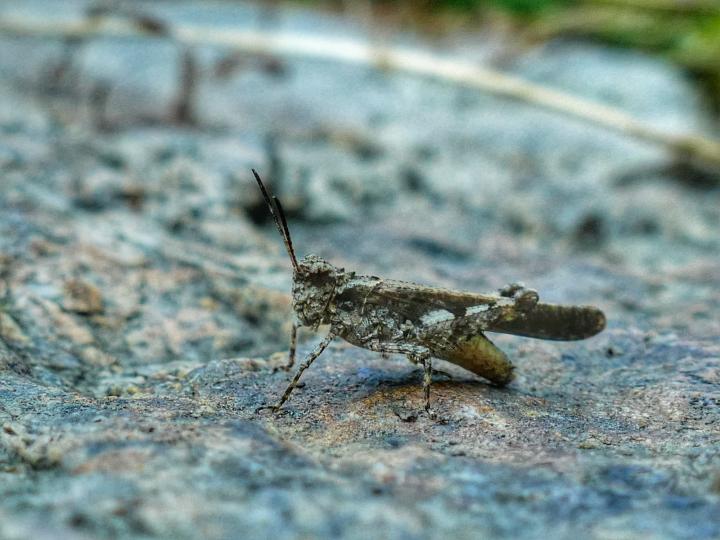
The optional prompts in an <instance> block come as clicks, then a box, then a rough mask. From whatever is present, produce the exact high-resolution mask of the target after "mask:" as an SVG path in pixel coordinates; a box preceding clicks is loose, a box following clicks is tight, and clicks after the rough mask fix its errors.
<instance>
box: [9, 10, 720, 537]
mask: <svg viewBox="0 0 720 540" xmlns="http://www.w3.org/2000/svg"><path fill="white" fill-rule="evenodd" d="M63 4H64V7H63V14H62V16H63V17H72V16H75V15H76V14H77V13H79V12H80V11H81V10H82V8H83V6H84V4H83V3H80V2H78V3H75V2H68V3H63ZM18 5H19V3H18V4H14V3H12V2H7V3H5V4H4V5H3V7H2V10H0V17H2V16H3V13H8V11H7V10H19V9H20V8H19V7H18ZM53 5H56V4H53V3H45V2H23V3H22V9H23V10H26V12H27V13H29V14H31V15H33V16H37V15H43V16H49V15H51V14H52V10H53V9H57V7H55V8H53ZM152 9H154V10H155V11H156V12H157V13H158V14H159V15H161V16H163V17H165V18H166V19H167V20H174V21H180V22H182V21H188V20H192V21H194V22H202V23H203V24H208V25H213V24H221V23H224V24H227V23H228V22H237V24H239V25H245V26H248V25H250V26H252V25H255V24H260V22H258V21H260V20H261V19H262V12H261V11H259V10H256V9H253V8H249V7H246V6H239V7H238V6H233V5H232V4H227V5H225V4H218V5H214V6H209V5H201V4H200V3H197V4H188V3H163V4H159V5H158V6H155V7H153V8H152ZM273 24H276V25H279V26H280V27H282V28H286V29H290V30H298V31H316V32H326V33H333V32H335V33H342V32H354V33H361V31H360V30H359V29H358V28H356V27H353V26H352V24H351V23H348V22H347V21H338V20H337V19H334V18H333V17H330V16H326V15H320V14H312V13H306V12H302V11H287V12H282V13H280V14H279V16H278V17H277V18H276V19H275V20H274V22H273ZM464 39H467V40H468V47H463V45H462V43H459V44H458V43H455V44H452V45H450V44H448V45H447V47H448V48H449V50H456V52H457V54H465V55H467V54H468V51H472V54H474V55H476V56H477V57H478V58H481V57H482V59H483V60H484V61H489V62H492V60H493V56H492V53H493V51H497V50H501V49H502V44H501V43H500V44H498V43H497V42H495V41H494V42H492V43H491V42H490V41H489V39H490V38H487V37H486V36H474V37H471V36H466V37H465V38H464ZM486 39H487V40H488V41H487V43H486V41H485V40H486ZM493 39H497V38H493ZM419 45H421V44H419ZM452 47H455V49H452ZM196 54H197V61H198V66H199V73H200V75H199V81H200V82H199V84H198V87H197V95H196V101H195V108H194V123H193V124H191V125H178V124H177V118H175V117H174V116H173V114H174V113H173V110H174V109H173V106H172V102H173V100H174V99H175V98H176V96H177V95H178V89H177V79H178V74H177V71H178V65H179V64H178V58H180V56H181V55H180V54H179V51H178V50H177V48H176V47H175V46H173V45H172V44H170V43H167V42H163V41H162V40H160V41H158V40H153V39H149V38H148V39H137V40H133V41H122V42H118V41H112V40H93V41H90V42H87V43H82V42H81V43H76V44H68V43H65V44H63V43H60V42H57V41H54V40H47V39H18V38H10V37H7V36H5V37H3V36H0V71H2V72H3V73H4V74H6V75H4V76H3V77H0V186H1V191H0V538H3V539H5V538H8V539H21V538H47V539H51V538H52V539H56V538H95V537H98V538H107V537H114V538H150V537H162V538H199V537H202V538H237V537H241V536H242V537H248V538H288V539H290V538H307V537H312V538H317V537H320V538H368V537H385V538H430V537H434V538H436V537H438V536H441V535H443V536H446V537H452V538H478V537H502V538H538V537H554V538H579V537H582V538H585V537H592V538H613V539H615V538H637V537H643V538H693V539H697V538H708V539H709V538H717V537H718V536H720V318H719V317H718V315H720V266H719V265H718V260H720V236H718V231H719V230H720V205H719V204H718V200H719V198H720V191H718V187H717V186H718V182H717V178H716V177H715V176H713V175H709V176H707V175H705V176H702V175H699V174H698V173H697V172H696V171H692V170H689V169H686V168H682V167H679V166H677V165H676V164H674V163H673V162H672V160H671V157H670V156H667V155H664V154H663V153H662V152H661V151H660V150H658V149H656V148H652V147H648V146H645V145H642V144H639V143H637V142H634V141H631V140H628V139H625V138H622V137H619V136H617V135H612V134H608V133H606V132H604V131H602V130H599V129H596V128H593V127H590V126H587V125H584V124H581V123H578V122H575V121H572V120H568V119H565V118H561V117H558V116H556V115H553V114H550V113H547V112H544V111H538V110H536V109H533V108H532V107H529V106H526V105H521V104H518V103H512V102H507V101H503V100H501V99H497V98H492V97H488V96H484V95H481V94H477V93H473V92H471V91H468V90H463V89H458V88H454V87H452V86H447V85H443V84H440V83H437V82H429V81H423V80H419V79H415V78H412V77H408V76H404V75H401V74H396V73H377V72H374V71H371V70H366V69H360V68H357V67H348V66H342V65H335V64H331V63H325V62H315V61H311V60H292V61H286V60H284V59H272V60H273V61H272V62H269V60H268V59H257V58H245V59H240V60H241V62H240V64H241V66H242V67H241V69H238V70H236V71H234V72H231V73H230V74H225V75H223V76H222V77H221V76H218V74H217V72H218V62H219V61H221V60H223V59H224V57H225V55H224V53H223V51H217V50H210V49H198V50H197V51H196ZM503 62H504V66H505V68H506V69H508V70H512V71H515V72H517V73H519V74H522V75H523V76H526V77H528V78H532V79H533V80H537V81H540V82H543V83H545V84H548V85H551V86H557V87H560V88H565V89H569V90H572V91H573V92H577V93H580V94H583V95H587V96H589V97H592V98H594V99H599V100H604V101H607V102H610V103H614V104H617V105H619V106H622V107H624V108H626V109H628V110H630V111H632V112H634V113H635V114H637V115H639V116H641V117H643V118H646V119H648V120H651V121H654V122H656V123H657V124H658V125H661V126H666V127H670V128H673V129H677V130H694V131H707V130H712V129H713V124H712V119H711V117H710V115H709V113H708V112H707V111H705V110H704V109H703V108H702V103H701V100H700V99H699V97H698V95H697V94H696V92H695V90H694V88H693V87H692V85H691V84H690V82H689V81H687V80H685V79H684V78H683V76H682V74H680V73H678V72H677V71H675V70H674V69H673V68H672V67H671V66H669V65H667V64H664V63H662V62H660V61H658V60H656V59H652V58H647V57H643V56H640V55H635V54H631V53H626V52H620V51H609V50H605V49H603V48H601V47H598V46H594V45H586V44H577V43H555V44H551V45H549V46H546V47H541V48H538V49H536V50H531V51H526V52H524V53H522V55H520V56H517V57H515V58H512V59H508V58H507V56H504V57H503ZM269 65H272V69H269V67H268V66H269ZM98 85H100V87H102V88H104V89H106V92H105V93H106V100H105V101H104V102H103V107H102V110H101V111H99V110H98V108H97V103H96V102H93V96H95V97H97V96H96V94H94V93H93V92H92V91H91V89H92V88H97V87H98ZM93 103H95V104H93ZM98 115H100V116H98ZM250 167H256V168H258V169H260V170H261V171H262V172H263V173H265V174H266V175H267V176H268V177H269V178H270V179H271V180H272V182H273V187H274V189H275V190H276V191H277V192H278V193H279V194H280V195H281V196H282V198H283V201H284V202H285V206H286V207H287V209H288V211H289V214H290V222H291V223H290V227H291V230H292V233H293V236H294V240H295V245H296V247H297V250H298V251H299V252H300V253H307V252H315V253H318V254H319V255H322V256H324V257H327V258H328V259H329V260H332V261H333V262H335V263H336V264H338V265H341V266H345V267H346V268H354V269H357V270H358V271H362V272H365V273H375V274H379V275H384V276H388V277H392V278H397V279H409V280H413V281H418V282H424V283H430V284H437V285H443V286H450V287H454V288H461V289H467V290H477V291H490V290H494V289H497V288H499V287H501V286H503V285H504V284H506V283H508V282H512V281H518V280H520V281H524V282H525V283H526V284H527V285H528V286H532V287H534V288H536V289H538V290H539V292H540V296H541V298H542V299H543V300H545V301H551V302H564V303H583V304H594V305H597V306H599V307H601V308H602V309H604V310H605V312H606V314H607V316H608V328H607V330H606V331H605V332H604V333H602V334H600V335H599V336H597V337H595V338H593V339H590V340H587V341H583V342H576V343H553V342H544V341H537V340H530V339H523V338H517V337H512V336H499V335H496V336H492V337H493V339H494V340H495V342H496V343H497V344H498V345H499V346H501V347H502V348H503V349H504V350H505V351H506V352H507V353H508V355H509V356H510V357H511V358H512V359H513V361H514V363H515V364H516V366H517V369H516V374H517V378H516V380H515V381H514V382H513V383H512V384H511V385H510V386H509V387H507V388H503V389H499V388H496V387H493V386H491V385H489V384H487V383H486V382H484V381H483V380H481V379H479V378H476V377H474V376H473V375H472V374H470V373H468V372H464V371H463V370H461V369H460V368H456V367H455V366H452V365H447V364H443V365H442V366H439V367H440V368H441V369H443V370H444V371H447V372H448V373H449V375H450V376H449V377H443V376H438V377H437V379H436V382H435V384H434V387H433V395H432V397H433V403H434V406H435V409H436V410H437V413H438V418H437V419H435V420H432V419H430V418H428V417H427V416H426V415H425V414H423V413H421V412H420V411H421V409H422V395H421V389H420V388H421V373H420V372H419V370H418V369H417V368H416V367H414V366H413V365H411V364H410V363H409V362H407V361H406V360H405V359H403V358H402V357H396V356H391V357H390V358H387V359H384V358H382V357H381V356H379V355H376V354H373V353H370V352H367V351H364V350H360V349H356V348H353V347H351V346H349V345H347V344H344V343H342V342H336V343H334V344H333V345H331V347H330V348H329V350H328V351H326V352H325V353H324V355H323V356H322V357H321V358H320V359H319V360H318V361H317V362H316V363H315V365H314V366H313V368H312V369H311V370H309V371H308V372H307V374H306V376H305V377H304V379H303V383H304V384H303V385H302V387H301V388H299V389H298V390H297V391H296V392H295V394H294V395H293V396H292V398H291V400H290V401H289V402H288V404H287V406H286V407H285V409H284V410H283V411H282V412H281V413H279V414H278V415H276V416H273V415H271V414H269V413H267V412H261V413H256V412H255V409H256V408H257V407H258V406H260V405H263V404H266V403H272V402H273V401H274V400H276V399H277V397H278V396H279V395H280V393H281V392H282V390H283V389H284V387H285V385H286V384H287V382H288V379H289V377H290V375H289V374H287V373H285V372H283V371H279V370H277V369H275V368H277V367H279V366H280V365H281V364H283V363H284V361H285V354H286V350H287V335H288V329H289V321H290V318H289V315H290V312H289V310H290V303H289V302H290V297H289V290H290V279H291V275H290V269H289V265H288V262H287V260H286V257H285V255H284V252H283V251H282V245H281V242H280V240H279V238H278V237H277V234H276V231H275V230H274V229H273V227H272V225H271V224H270V223H269V222H268V219H267V215H266V213H265V209H264V208H263V206H262V205H261V204H260V199H259V194H258V193H257V192H256V188H255V186H254V184H253V183H252V179H251V177H250V175H249V169H250ZM321 330H322V329H321ZM318 340H319V335H315V334H313V333H311V332H307V333H303V334H301V341H300V354H303V353H307V352H308V351H309V350H310V349H311V348H312V346H313V345H314V344H315V343H316V342H317V341H318Z"/></svg>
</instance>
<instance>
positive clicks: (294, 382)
mask: <svg viewBox="0 0 720 540" xmlns="http://www.w3.org/2000/svg"><path fill="white" fill-rule="evenodd" d="M334 338H335V334H333V333H332V332H330V333H328V335H327V336H325V338H324V339H323V340H322V341H321V342H320V343H318V345H317V347H315V348H314V349H313V351H312V352H311V353H310V354H309V355H308V356H307V358H306V359H305V361H304V362H303V363H302V364H300V369H298V371H297V373H295V376H294V377H293V379H292V381H290V384H289V385H288V387H287V388H286V389H285V392H284V393H283V395H282V397H281V398H280V401H279V402H278V404H277V405H275V406H274V407H271V408H272V410H273V412H277V411H279V410H280V407H282V406H283V404H284V403H285V402H286V401H287V400H288V398H289V397H290V394H291V393H292V391H293V390H294V389H295V387H296V386H297V384H298V381H299V380H300V377H301V376H302V374H303V372H304V371H305V370H306V369H307V368H309V367H310V366H311V365H312V363H313V362H314V361H315V359H316V358H317V357H318V356H320V355H321V354H322V352H323V351H324V350H325V349H326V348H327V346H328V345H330V342H331V341H332V340H333V339H334Z"/></svg>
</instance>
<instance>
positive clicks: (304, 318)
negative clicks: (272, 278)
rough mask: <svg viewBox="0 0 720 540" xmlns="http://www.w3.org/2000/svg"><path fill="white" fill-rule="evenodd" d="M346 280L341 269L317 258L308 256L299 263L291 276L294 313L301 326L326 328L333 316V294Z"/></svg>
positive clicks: (345, 275)
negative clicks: (321, 325) (324, 326)
mask: <svg viewBox="0 0 720 540" xmlns="http://www.w3.org/2000/svg"><path fill="white" fill-rule="evenodd" d="M346 279H347V274H346V273H345V270H344V269H342V268H338V267H336V266H333V265H332V264H330V263H329V262H327V261H326V260H324V259H321V258H320V257H317V256H315V255H307V256H305V257H303V258H302V259H300V261H299V262H298V266H297V270H295V272H294V275H293V309H294V310H295V314H296V315H297V318H298V321H299V322H300V324H302V325H303V326H312V327H316V326H318V325H320V324H328V323H329V322H330V319H331V317H332V315H333V314H334V312H335V307H334V299H335V294H336V291H337V289H338V286H340V285H341V284H343V283H344V282H345V281H346Z"/></svg>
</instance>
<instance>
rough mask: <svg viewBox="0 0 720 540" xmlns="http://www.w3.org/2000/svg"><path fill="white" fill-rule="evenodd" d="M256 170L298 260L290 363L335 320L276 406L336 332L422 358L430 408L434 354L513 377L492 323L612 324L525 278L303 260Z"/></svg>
mask: <svg viewBox="0 0 720 540" xmlns="http://www.w3.org/2000/svg"><path fill="white" fill-rule="evenodd" d="M253 174H254V175H255V179H256V180H257V183H258V186H260V191H261V192H262V194H263V197H264V199H265V202H267V205H268V207H269V208H270V213H271V215H272V217H273V220H274V221H275V225H276V226H277V229H278V231H279V233H280V236H282V238H283V241H284V243H285V249H286V250H287V253H288V255H289V256H290V262H291V263H292V267H293V290H292V297H293V300H292V303H293V310H294V312H295V316H296V321H295V323H294V324H293V327H292V333H291V338H290V355H289V361H288V365H287V367H286V369H290V368H291V367H292V366H293V364H294V362H295V348H296V339H297V329H298V327H299V326H308V327H312V328H314V329H317V328H318V326H320V325H321V324H326V325H329V326H330V331H329V332H328V334H327V336H325V338H324V339H323V340H322V341H321V342H320V343H319V344H318V345H317V347H315V349H314V350H313V351H312V352H311V353H310V354H309V355H308V356H307V358H306V359H305V361H304V362H303V363H302V364H301V365H300V368H299V369H298V371H297V373H296V374H295V376H294V377H293V379H292V381H291V382H290V384H289V385H288V387H287V389H286V390H285V393H284V394H283V395H282V397H281V398H280V401H279V402H278V403H277V405H275V406H273V407H268V408H271V409H273V410H274V411H277V410H279V409H280V407H282V405H283V404H284V403H285V402H286V401H287V399H288V398H289V397H290V394H291V393H292V391H293V389H294V388H295V387H296V386H297V383H298V381H299V380H300V377H301V376H302V374H303V372H304V371H305V370H306V369H307V368H309V367H310V365H311V364H312V363H313V362H314V361H315V359H316V358H317V357H318V356H320V354H321V353H322V352H323V351H324V350H325V348H326V347H327V346H328V345H329V344H330V342H331V341H332V340H333V339H334V338H335V337H339V338H342V339H344V340H345V341H347V342H349V343H352V344H353V345H356V346H358V347H362V348H364V349H369V350H371V351H376V352H380V353H399V354H404V355H406V356H407V358H408V359H409V360H410V361H411V362H412V363H414V364H416V365H422V366H423V369H424V378H423V393H424V398H425V410H426V411H428V413H430V384H431V382H432V374H433V369H432V358H439V359H442V360H447V361H448V362H452V363H453V364H457V365H458V366H461V367H463V368H465V369H467V370H468V371H471V372H473V373H475V374H477V375H480V376H481V377H484V378H486V379H488V380H489V381H491V382H493V383H495V384H497V385H499V386H504V385H506V384H508V383H509V382H510V381H512V379H513V369H514V367H513V365H512V363H511V362H510V360H509V359H508V358H507V356H505V354H504V353H503V352H502V351H501V350H500V349H498V348H497V347H496V346H495V345H493V343H492V342H491V341H490V340H489V339H488V338H487V337H485V335H484V334H483V332H485V331H490V332H501V333H505V334H513V335H517V336H525V337H533V338H539V339H551V340H560V341H570V340H579V339H585V338H588V337H591V336H594V335H595V334H597V333H598V332H600V331H602V329H603V328H605V315H604V314H603V312H602V311H600V310H599V309H597V308H595V307H592V306H559V305H553V304H541V303H539V297H538V293H537V292H536V291H534V290H532V289H526V288H525V287H523V286H522V285H519V284H512V285H508V286H506V287H505V288H503V289H501V290H500V291H499V293H498V294H477V293H472V292H461V291H454V290H450V289H442V288H438V287H428V286H425V285H418V284H416V283H410V282H406V281H397V280H391V279H383V278H379V277H375V276H364V275H359V274H356V273H355V272H348V271H346V270H345V269H343V268H338V267H336V266H333V265H332V264H330V263H329V262H327V261H325V260H323V259H321V258H320V257H316V256H315V255H307V256H306V257H304V258H303V259H301V260H300V261H298V260H297V259H296V257H295V251H294V249H293V245H292V240H291V238H290V231H289V229H288V226H287V220H286V219H285V214H284V212H283V209H282V205H281V204H280V200H279V199H278V198H277V197H275V196H272V198H271V197H270V195H269V194H268V192H267V189H266V188H265V186H264V185H263V183H262V180H261V179H260V176H258V174H257V172H256V171H255V170H254V169H253ZM261 408H266V407H261Z"/></svg>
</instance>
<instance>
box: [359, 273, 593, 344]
mask: <svg viewBox="0 0 720 540" xmlns="http://www.w3.org/2000/svg"><path fill="white" fill-rule="evenodd" d="M347 290H348V292H349V291H350V290H352V296H353V298H354V300H355V301H356V302H357V301H359V300H360V299H361V301H362V305H363V306H364V307H367V308H372V307H379V306H382V307H385V308H387V309H388V311H389V312H390V313H391V314H392V316H394V317H395V318H396V319H397V320H399V321H400V322H404V321H406V320H409V321H411V322H412V323H413V324H415V325H417V326H425V327H428V326H433V325H435V324H441V325H444V324H447V323H450V322H451V321H455V324H458V323H459V322H460V320H463V321H465V322H467V323H470V322H471V321H475V324H476V325H477V331H478V332H480V331H488V332H499V333H503V334H513V335H517V336H525V337H534V338H540V339H551V340H559V341H571V340H579V339H585V338H588V337H591V336H594V335H595V334H597V333H598V332H600V331H602V330H603V328H605V315H604V314H603V312H602V311H600V310H599V309H597V308H595V307H592V306H560V305H554V304H544V303H536V302H531V303H528V302H518V301H516V300H515V299H514V298H510V297H506V296H500V295H495V294H478V293H473V292H466V291H455V290H452V289H444V288H441V287H428V286H426V285H419V284H417V283H412V282H407V281H397V280H390V279H381V278H377V277H365V276H363V277H359V278H358V279H357V280H354V282H352V283H351V287H349V288H348V289H347Z"/></svg>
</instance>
